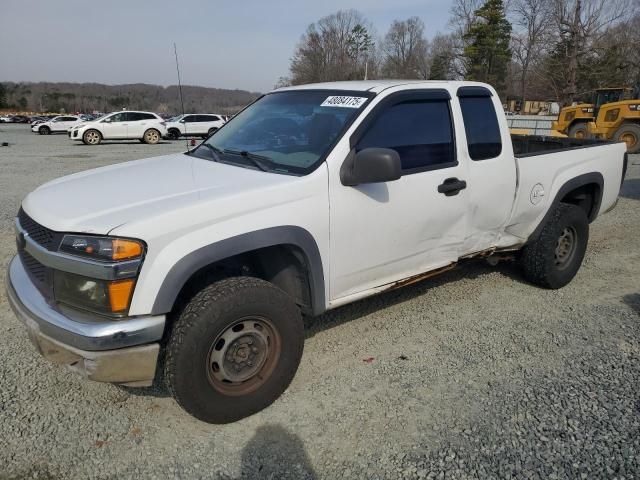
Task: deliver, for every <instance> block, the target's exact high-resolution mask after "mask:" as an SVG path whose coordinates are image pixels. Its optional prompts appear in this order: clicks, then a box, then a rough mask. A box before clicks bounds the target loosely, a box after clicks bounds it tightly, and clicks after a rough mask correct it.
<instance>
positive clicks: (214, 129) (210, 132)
mask: <svg viewBox="0 0 640 480" xmlns="http://www.w3.org/2000/svg"><path fill="white" fill-rule="evenodd" d="M217 130H218V129H217V128H216V127H213V128H210V129H209V131H208V132H207V137H210V136H211V135H213V134H214V133H216V131H217Z"/></svg>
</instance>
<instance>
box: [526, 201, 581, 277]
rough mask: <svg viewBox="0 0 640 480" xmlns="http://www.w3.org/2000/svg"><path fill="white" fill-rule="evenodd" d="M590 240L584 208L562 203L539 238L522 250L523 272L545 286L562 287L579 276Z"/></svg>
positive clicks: (554, 211)
mask: <svg viewBox="0 0 640 480" xmlns="http://www.w3.org/2000/svg"><path fill="white" fill-rule="evenodd" d="M588 241H589V220H588V219H587V215H586V214H585V212H584V210H583V209H582V208H580V207H577V206H575V205H569V204H566V203H561V204H559V205H558V206H557V207H555V209H554V210H553V212H552V213H551V218H550V219H549V220H548V221H547V223H546V224H545V226H544V227H543V228H542V231H541V232H540V235H539V236H538V238H537V240H534V241H533V242H531V243H529V244H528V245H526V246H525V247H524V248H523V249H522V252H521V253H520V263H521V265H522V269H523V271H524V275H525V277H526V278H527V280H529V281H530V282H531V283H535V284H536V285H539V286H541V287H544V288H552V289H555V288H561V287H564V286H565V285H566V284H568V283H569V282H570V281H571V280H572V279H573V277H575V276H576V273H578V270H579V269H580V265H582V259H583V258H584V254H585V251H586V249H587V242H588Z"/></svg>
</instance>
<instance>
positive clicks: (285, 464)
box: [238, 425, 317, 480]
mask: <svg viewBox="0 0 640 480" xmlns="http://www.w3.org/2000/svg"><path fill="white" fill-rule="evenodd" d="M241 462H242V463H241V466H240V476H239V477H238V480H240V479H242V480H245V479H254V478H255V479H260V478H295V479H300V480H311V479H315V478H317V476H316V472H315V471H314V469H313V466H312V465H311V461H310V460H309V457H308V455H307V452H306V450H305V448H304V444H303V443H302V441H301V440H300V438H299V437H298V436H297V435H295V434H294V433H291V432H289V431H288V430H287V429H286V428H284V427H282V426H280V425H263V426H261V427H258V429H257V430H256V432H255V434H254V435H253V437H252V438H251V440H249V442H248V443H247V445H246V446H245V447H244V449H243V450H242V455H241Z"/></svg>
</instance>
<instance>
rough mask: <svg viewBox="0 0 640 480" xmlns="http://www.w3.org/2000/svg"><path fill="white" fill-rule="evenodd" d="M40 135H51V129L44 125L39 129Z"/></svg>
mask: <svg viewBox="0 0 640 480" xmlns="http://www.w3.org/2000/svg"><path fill="white" fill-rule="evenodd" d="M38 133H39V134H40V135H49V134H50V133H51V129H50V128H49V127H47V126H46V125H43V126H42V127H40V128H39V129H38Z"/></svg>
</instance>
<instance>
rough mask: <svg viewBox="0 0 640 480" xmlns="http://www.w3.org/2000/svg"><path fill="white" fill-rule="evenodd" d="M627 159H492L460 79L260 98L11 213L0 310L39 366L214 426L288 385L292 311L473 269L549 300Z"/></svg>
mask: <svg viewBox="0 0 640 480" xmlns="http://www.w3.org/2000/svg"><path fill="white" fill-rule="evenodd" d="M83 128H84V127H83ZM625 148H626V146H625V144H624V143H617V144H614V143H608V142H599V141H590V140H576V139H557V138H542V137H528V136H514V137H513V140H512V138H511V136H510V135H509V129H508V127H507V121H506V118H505V115H504V113H503V111H502V107H501V104H500V100H499V97H498V95H497V93H496V91H495V90H494V89H493V88H492V87H490V86H488V85H486V84H482V83H477V82H421V81H398V80H395V81H382V80H381V81H365V82H337V83H326V84H318V85H305V86H298V87H289V88H284V89H279V90H276V91H274V92H271V93H269V94H267V95H264V96H263V97H262V98H260V99H259V100H257V101H256V102H255V103H253V104H252V105H251V106H249V107H248V108H246V109H245V110H244V111H242V112H241V113H239V114H238V115H237V116H235V117H234V118H233V119H232V120H231V121H230V122H229V123H228V124H227V125H226V126H225V128H223V129H221V130H220V131H218V132H216V133H214V134H213V135H212V136H211V137H209V138H208V139H207V140H206V141H204V142H202V143H201V144H200V145H199V146H198V147H197V148H195V149H193V150H191V151H188V152H185V153H176V154H172V155H165V156H161V157H156V158H151V159H145V160H138V161H133V162H129V163H120V164H117V165H112V166H108V167H103V168H100V169H97V170H94V171H88V172H83V173H81V174H75V175H71V176H69V177H65V178H61V179H58V180H54V181H52V182H49V183H47V184H45V185H43V186H41V187H39V188H38V189H36V190H35V191H33V192H31V193H30V194H29V195H27V197H26V198H25V199H24V201H23V202H22V206H21V208H20V211H19V213H18V216H17V219H16V223H15V226H16V232H17V245H18V255H17V256H16V257H15V258H14V259H13V260H12V261H11V262H10V265H9V274H8V298H9V302H10V304H11V305H12V306H13V309H14V311H15V312H16V314H17V315H18V317H20V318H21V319H22V320H23V321H24V322H25V324H26V326H27V329H28V330H29V331H30V334H29V336H30V338H31V339H32V340H33V341H34V342H35V344H36V345H37V349H38V351H39V352H40V353H41V354H42V355H44V356H45V357H47V358H48V359H50V360H52V361H54V362H58V363H62V364H66V365H70V366H71V368H72V369H73V370H76V371H79V372H81V373H83V375H85V376H86V377H87V378H89V379H92V380H97V381H104V382H113V383H120V384H126V385H133V386H143V385H149V384H151V382H152V381H153V379H154V376H155V375H156V368H162V371H161V372H159V374H161V375H162V376H163V378H164V380H165V381H166V383H167V385H168V388H169V391H170V392H171V393H172V394H173V396H174V397H175V399H176V400H177V401H178V403H179V404H180V405H181V406H182V407H183V408H184V409H185V410H187V411H188V412H190V413H191V414H193V415H194V416H196V417H197V418H199V419H201V420H204V421H206V422H212V423H225V422H231V421H235V420H238V419H240V418H243V417H246V416H248V415H251V414H253V413H255V412H257V411H259V410H261V409H263V408H265V407H267V406H268V405H270V404H271V403H272V402H273V401H274V400H275V399H277V398H278V397H279V396H280V394H282V392H283V391H284V390H285V389H286V388H287V386H288V385H289V383H290V382H291V380H292V378H293V376H294V375H295V372H296V370H297V368H298V364H299V362H300V359H301V357H302V351H303V345H304V337H305V335H304V328H303V322H302V314H303V313H304V314H306V315H318V314H321V313H322V312H324V311H326V310H329V309H332V308H336V307H338V306H340V305H345V304H348V303H351V302H354V301H356V300H359V299H361V298H364V297H368V296H370V295H374V294H376V293H379V292H384V291H387V290H391V289H395V288H399V287H402V286H403V285H407V284H411V283H414V282H417V281H419V280H421V279H424V278H427V277H430V276H432V275H435V274H437V273H439V272H443V271H446V270H449V269H451V268H453V267H454V266H455V265H456V264H458V263H460V262H462V261H463V260H465V259H469V258H473V257H489V258H491V259H499V258H502V257H504V258H505V259H508V258H514V257H515V258H517V261H518V263H519V264H520V266H521V268H522V271H523V273H524V276H525V278H526V279H528V280H529V281H530V282H532V283H533V284H535V285H538V286H540V287H543V288H549V289H557V288H561V287H563V286H564V285H566V284H567V283H569V282H570V281H571V280H572V279H573V278H574V276H575V275H576V273H577V272H578V270H579V268H580V265H581V263H582V259H583V256H584V254H585V250H586V248H587V241H588V237H589V224H590V223H591V222H593V221H594V220H595V219H596V218H597V217H598V215H600V214H603V213H606V212H608V211H609V210H611V209H612V208H614V206H615V205H616V202H617V199H618V195H619V192H620V188H621V185H622V181H623V179H624V172H625V169H626V153H625ZM479 281H481V280H479ZM570 294H571V293H566V294H565V295H570ZM410 334H411V333H410V332H407V335H410ZM159 355H160V356H161V357H162V358H163V359H164V360H163V362H161V363H160V364H158V358H159Z"/></svg>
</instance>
